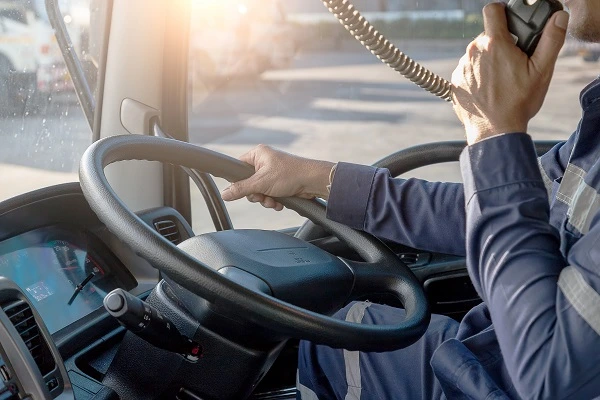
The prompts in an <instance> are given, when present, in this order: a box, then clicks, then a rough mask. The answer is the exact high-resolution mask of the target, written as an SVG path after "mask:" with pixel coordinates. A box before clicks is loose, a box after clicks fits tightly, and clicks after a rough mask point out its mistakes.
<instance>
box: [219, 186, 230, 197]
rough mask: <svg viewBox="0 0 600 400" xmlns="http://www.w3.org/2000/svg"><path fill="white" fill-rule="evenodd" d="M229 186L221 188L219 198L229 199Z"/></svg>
mask: <svg viewBox="0 0 600 400" xmlns="http://www.w3.org/2000/svg"><path fill="white" fill-rule="evenodd" d="M230 188H231V186H229V187H226V188H225V189H223V191H221V198H222V199H223V200H230V199H231V193H230V192H229V189H230Z"/></svg>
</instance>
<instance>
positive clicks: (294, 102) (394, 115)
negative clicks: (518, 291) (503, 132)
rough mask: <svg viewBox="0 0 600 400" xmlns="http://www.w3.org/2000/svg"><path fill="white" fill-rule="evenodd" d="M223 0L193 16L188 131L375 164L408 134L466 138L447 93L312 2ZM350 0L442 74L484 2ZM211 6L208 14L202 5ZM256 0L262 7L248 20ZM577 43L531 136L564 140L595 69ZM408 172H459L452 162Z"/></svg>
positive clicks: (241, 217) (215, 141) (254, 218)
mask: <svg viewBox="0 0 600 400" xmlns="http://www.w3.org/2000/svg"><path fill="white" fill-rule="evenodd" d="M226 3H227V4H225V3H218V4H220V6H218V7H217V6H216V5H215V4H217V2H210V1H197V2H196V4H197V10H196V11H197V12H196V14H194V15H193V16H192V25H193V27H194V29H193V34H192V38H191V39H192V40H191V47H190V55H191V61H190V72H191V78H190V79H191V80H192V85H191V87H192V88H193V93H192V96H191V106H190V112H189V118H190V124H189V125H190V140H191V141H192V142H194V143H198V144H202V145H205V146H208V147H210V148H212V149H215V150H218V151H221V152H223V153H226V154H230V155H233V156H236V157H237V156H240V155H241V154H243V153H244V152H246V151H248V150H249V149H251V148H252V147H254V146H256V145H257V144H259V143H263V144H268V145H271V146H274V147H277V148H280V149H283V150H285V151H288V152H291V153H294V154H299V155H302V156H306V157H311V158H318V159H325V160H330V161H334V162H336V161H348V162H354V163H360V164H372V163H374V162H376V161H377V160H379V159H381V158H382V157H385V156H386V155H388V154H390V153H393V152H395V151H398V150H401V149H405V148H408V147H410V146H414V145H417V144H422V143H428V142H439V141H446V140H464V130H463V128H462V126H461V124H460V123H459V121H458V119H457V118H456V116H455V115H454V112H453V109H452V106H451V105H450V104H449V103H446V102H444V101H442V100H440V99H438V98H436V97H434V96H432V95H431V94H429V93H427V92H425V91H423V90H422V89H420V88H419V87H417V86H416V85H414V84H413V83H411V82H409V81H408V80H406V79H405V78H403V77H401V76H400V75H399V74H398V73H396V72H395V71H393V70H391V69H390V68H388V67H387V66H385V65H384V64H382V63H381V62H380V61H379V60H378V59H377V58H375V57H374V56H373V55H372V54H370V53H369V52H368V51H367V50H366V49H364V48H363V47H362V45H361V44H360V43H358V42H357V41H356V40H355V39H354V38H353V37H352V36H351V35H350V34H349V33H348V32H347V31H346V30H345V29H344V27H343V26H341V25H340V23H338V22H337V20H336V19H335V17H334V16H333V15H331V14H330V13H329V12H328V10H327V9H326V8H325V7H324V6H323V4H322V2H321V1H318V0H281V1H276V0H269V1H266V0H262V1H260V2H252V1H244V0H239V1H231V2H226ZM353 3H354V4H355V6H356V8H357V9H358V10H359V11H361V12H362V13H363V15H364V16H365V17H366V18H367V19H368V20H370V21H371V22H372V23H373V25H374V26H375V27H376V28H377V29H379V30H380V31H381V32H382V33H383V34H384V35H386V36H387V37H388V38H389V39H390V40H391V41H392V42H394V43H395V44H396V45H397V47H398V48H400V50H402V51H404V52H405V53H407V54H408V55H410V56H411V57H413V58H414V59H415V60H417V61H419V62H421V63H422V64H423V65H424V66H425V67H427V68H429V69H430V70H432V71H434V72H435V73H437V74H439V75H441V76H442V77H444V78H446V79H450V77H451V75H452V71H453V69H454V68H455V67H456V65H457V63H458V60H459V59H460V58H461V57H462V56H463V54H464V52H465V48H466V46H467V45H468V43H469V42H470V41H471V40H472V39H473V38H474V37H475V36H477V35H478V34H479V33H480V32H481V31H482V30H483V24H482V17H481V11H482V7H483V5H484V3H485V2H483V1H477V0H473V1H466V0H465V1H434V0H425V1H422V0H421V1H397V0H380V1H367V0H354V1H353ZM209 5H210V6H211V7H212V8H211V9H210V15H211V17H210V18H209V17H208V15H209V14H208V13H207V12H204V8H206V7H208V6H209ZM255 9H256V11H258V12H260V13H261V14H263V15H264V14H265V13H266V12H267V10H269V11H270V12H271V14H270V15H271V16H270V17H269V18H267V19H265V18H261V19H260V22H257V21H259V20H258V19H255V18H254V17H253V14H252V13H253V12H254V10H255ZM214 15H221V16H222V17H223V18H226V19H227V21H228V25H227V27H225V26H223V27H212V26H210V27H208V26H207V23H208V20H209V19H210V20H216V18H213V17H212V16H214ZM579 51H580V48H579V45H578V44H577V43H574V42H569V43H568V44H567V45H566V46H565V49H564V51H563V54H562V57H561V59H560V60H559V63H558V67H557V71H556V77H555V79H554V82H553V84H552V87H551V88H550V93H549V95H548V97H547V100H546V104H545V106H544V108H543V109H542V111H541V112H540V114H539V115H538V116H537V117H536V118H535V119H534V120H533V121H532V123H531V125H530V132H531V133H532V134H533V135H534V137H535V138H537V139H553V140H560V139H564V138H566V137H567V136H568V135H569V134H570V132H572V131H573V129H574V127H575V126H576V125H577V121H578V119H579V116H580V111H579V109H578V107H577V101H578V94H579V91H580V90H581V88H582V87H583V86H584V85H585V82H587V81H589V80H592V79H593V78H594V77H595V75H596V73H597V72H596V71H597V66H596V65H594V64H589V63H586V62H584V60H583V59H582V57H581V55H580V54H579ZM564 104H570V105H572V106H571V107H564ZM410 176H417V177H420V178H425V179H428V180H433V181H460V179H461V177H460V173H459V169H458V164H457V163H454V164H443V165H438V166H432V167H427V168H422V169H419V170H416V171H413V172H412V173H411V174H410ZM220 186H221V187H224V186H225V183H224V182H221V183H220ZM192 203H193V204H194V207H195V208H194V213H193V215H194V229H196V230H199V231H202V230H208V229H210V228H211V227H210V226H209V224H207V221H210V219H209V218H208V216H207V215H206V214H203V210H204V209H205V207H204V205H203V202H202V200H201V196H200V195H199V193H198V192H195V199H194V201H193V202H192ZM227 207H228V209H229V210H230V212H231V214H232V220H233V224H234V226H235V227H252V228H256V227H261V228H275V229H276V228H284V227H289V226H294V225H299V224H301V223H302V222H303V219H302V218H301V217H298V216H297V215H296V214H295V213H293V212H291V211H283V212H281V213H275V212H273V211H271V210H263V209H262V208H261V207H260V206H258V205H255V204H249V203H248V202H245V201H239V202H233V203H228V204H227Z"/></svg>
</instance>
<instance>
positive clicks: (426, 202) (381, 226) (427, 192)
mask: <svg viewBox="0 0 600 400" xmlns="http://www.w3.org/2000/svg"><path fill="white" fill-rule="evenodd" d="M327 216H328V218H330V219H332V220H335V221H338V222H341V223H343V224H346V225H349V226H351V227H353V228H356V229H360V230H364V231H366V232H369V233H371V234H373V235H375V236H377V237H380V238H383V239H388V240H391V241H394V242H397V243H402V244H404V245H407V246H410V247H413V248H418V249H422V250H428V251H432V252H439V253H446V254H455V255H465V209H464V192H463V186H462V184H458V183H439V182H427V181H424V180H420V179H408V180H404V179H394V178H392V177H391V176H390V174H389V171H388V170H386V169H376V168H373V167H366V166H361V165H355V164H348V163H339V164H338V167H337V170H336V173H335V179H334V180H333V185H332V187H331V194H330V197H329V203H328V207H327Z"/></svg>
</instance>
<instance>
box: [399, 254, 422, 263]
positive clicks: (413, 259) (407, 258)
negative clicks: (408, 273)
mask: <svg viewBox="0 0 600 400" xmlns="http://www.w3.org/2000/svg"><path fill="white" fill-rule="evenodd" d="M400 260H401V261H402V262H403V263H404V264H406V265H409V266H410V265H415V264H416V263H417V261H418V260H419V255H418V254H416V253H402V254H400Z"/></svg>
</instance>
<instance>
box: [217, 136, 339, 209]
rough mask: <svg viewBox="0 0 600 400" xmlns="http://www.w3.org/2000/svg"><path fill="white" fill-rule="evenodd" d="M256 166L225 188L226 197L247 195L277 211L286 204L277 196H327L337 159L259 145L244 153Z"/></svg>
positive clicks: (246, 160) (242, 158) (232, 198)
mask: <svg viewBox="0 0 600 400" xmlns="http://www.w3.org/2000/svg"><path fill="white" fill-rule="evenodd" d="M240 160H241V161H244V162H246V163H248V164H250V165H252V166H253V167H254V170H255V173H254V175H252V176H251V177H250V178H248V179H245V180H242V181H239V182H235V183H232V184H231V185H230V186H229V187H227V188H225V189H224V190H223V191H222V192H221V197H222V198H223V200H225V201H232V200H238V199H241V198H242V197H244V196H245V197H246V198H247V199H248V200H249V201H250V202H252V203H260V204H262V206H263V207H266V208H273V209H275V210H277V211H281V210H282V209H283V205H282V204H280V203H278V202H277V201H275V199H274V198H277V197H292V196H296V197H303V198H307V199H311V198H313V197H321V198H324V199H327V198H328V197H329V191H328V190H327V186H328V185H329V183H330V182H329V176H330V173H331V169H332V168H333V166H334V163H332V162H329V161H319V160H312V159H308V158H303V157H299V156H295V155H293V154H289V153H286V152H284V151H281V150H276V149H273V148H271V147H269V146H265V145H258V146H257V147H255V148H253V149H252V150H250V151H249V152H247V153H246V154H244V155H242V156H241V157H240Z"/></svg>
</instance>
